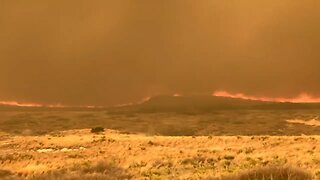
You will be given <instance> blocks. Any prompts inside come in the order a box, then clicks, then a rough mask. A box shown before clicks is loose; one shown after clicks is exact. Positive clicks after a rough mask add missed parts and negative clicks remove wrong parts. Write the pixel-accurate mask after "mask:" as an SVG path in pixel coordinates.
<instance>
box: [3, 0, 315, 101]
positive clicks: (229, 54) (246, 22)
mask: <svg viewBox="0 0 320 180" xmlns="http://www.w3.org/2000/svg"><path fill="white" fill-rule="evenodd" d="M319 22H320V1H317V0H313V1H311V0H305V1H301V0H281V1H279V0H262V1H256V0H241V1H239V0H228V1H222V0H199V1H194V0H152V1H151V0H136V1H133V0H112V1H111V0H94V1H88V0H68V1H65V0H55V1H46V0H28V1H25V0H15V1H12V0H1V1H0V100H3V101H21V102H37V103H46V104H67V105H88V104H90V105H103V106H109V105H116V104H123V103H128V102H134V101H139V100H141V99H142V98H144V97H147V96H153V95H159V94H175V93H179V94H186V95H187V94H212V92H214V91H218V90H219V91H221V90H223V91H228V92H234V93H238V92H241V93H244V94H248V95H250V96H263V97H287V98H289V97H293V96H297V95H298V94H300V93H308V94H311V95H314V96H320V83H319V80H320V49H319V48H320V23H319Z"/></svg>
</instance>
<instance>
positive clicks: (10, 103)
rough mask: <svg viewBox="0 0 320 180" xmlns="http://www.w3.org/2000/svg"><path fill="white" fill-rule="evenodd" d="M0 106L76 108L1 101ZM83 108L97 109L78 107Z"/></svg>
mask: <svg viewBox="0 0 320 180" xmlns="http://www.w3.org/2000/svg"><path fill="white" fill-rule="evenodd" d="M0 105H8V106H17V107H48V108H67V107H74V106H66V105H62V104H39V103H22V102H17V101H0ZM76 107H82V108H95V107H96V106H76Z"/></svg>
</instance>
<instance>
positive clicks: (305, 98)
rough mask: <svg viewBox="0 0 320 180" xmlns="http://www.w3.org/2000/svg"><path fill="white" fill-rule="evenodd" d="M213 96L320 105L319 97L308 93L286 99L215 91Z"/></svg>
mask: <svg viewBox="0 0 320 180" xmlns="http://www.w3.org/2000/svg"><path fill="white" fill-rule="evenodd" d="M212 95H213V96H218V97H230V98H238V99H247V100H256V101H268V102H292V103H318V102H320V98H319V97H313V96H311V95H309V94H307V93H301V94H300V95H299V96H297V97H292V98H286V97H258V96H250V95H245V94H242V93H229V92H227V91H215V92H214V93H213V94H212Z"/></svg>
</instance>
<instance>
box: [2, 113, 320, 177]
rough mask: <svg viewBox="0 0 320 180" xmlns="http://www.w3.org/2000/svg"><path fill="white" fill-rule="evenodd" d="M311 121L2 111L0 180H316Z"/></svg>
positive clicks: (316, 140)
mask: <svg viewBox="0 0 320 180" xmlns="http://www.w3.org/2000/svg"><path fill="white" fill-rule="evenodd" d="M316 116H318V111H315V110H310V111H300V112H298V111H297V112H296V111H295V112H293V111H216V112H213V113H210V114H183V113H180V114H178V113H123V112H119V113H115V112H107V111H87V112H85V111H84V112H78V111H50V112H44V111H39V112H37V111H34V112H32V111H30V112H20V111H3V112H0V179H35V180H37V179H39V180H40V179H52V180H55V179H208V180H210V179H212V180H215V179H217V180H218V179H223V180H228V179H231V180H238V179H239V180H241V179H243V180H246V179H259V180H260V179H270V180H271V179H273V180H276V179H291V180H294V179H296V180H298V179H301V180H304V179H320V146H319V145H320V136H317V134H319V132H320V131H319V128H320V127H319V126H316V124H315V123H314V122H318V120H317V119H312V118H314V117H316ZM290 119H291V121H290ZM310 119H312V122H313V123H312V124H310V123H308V122H309V121H308V120H310ZM305 122H306V123H305ZM93 127H103V128H105V131H103V132H100V133H92V132H91V128H93Z"/></svg>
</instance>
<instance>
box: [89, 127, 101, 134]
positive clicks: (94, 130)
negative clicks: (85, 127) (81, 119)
mask: <svg viewBox="0 0 320 180" xmlns="http://www.w3.org/2000/svg"><path fill="white" fill-rule="evenodd" d="M101 132H104V128H103V127H95V128H91V133H101Z"/></svg>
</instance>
